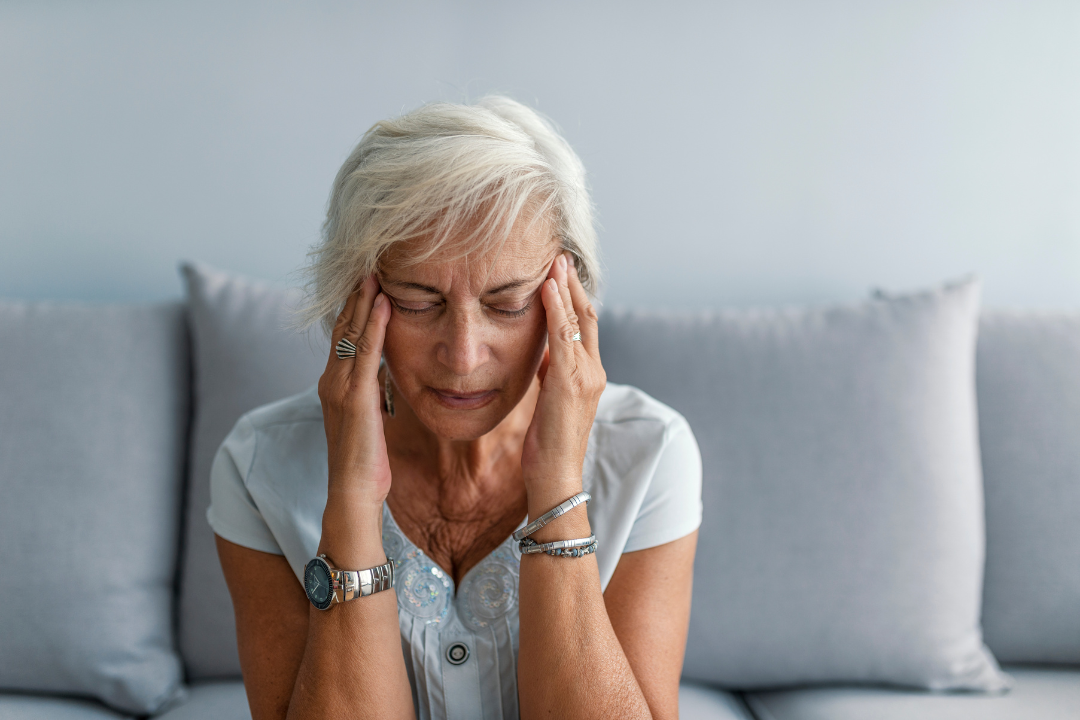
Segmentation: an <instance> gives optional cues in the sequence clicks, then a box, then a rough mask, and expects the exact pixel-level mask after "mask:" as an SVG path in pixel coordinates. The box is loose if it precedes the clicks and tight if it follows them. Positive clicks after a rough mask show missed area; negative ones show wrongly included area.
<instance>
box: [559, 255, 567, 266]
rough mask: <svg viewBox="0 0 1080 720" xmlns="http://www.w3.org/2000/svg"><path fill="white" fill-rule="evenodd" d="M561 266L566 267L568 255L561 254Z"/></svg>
mask: <svg viewBox="0 0 1080 720" xmlns="http://www.w3.org/2000/svg"><path fill="white" fill-rule="evenodd" d="M559 268H560V269H562V270H565V269H566V255H565V254H563V255H560V256H559Z"/></svg>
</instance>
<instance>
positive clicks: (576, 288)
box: [569, 257, 600, 357]
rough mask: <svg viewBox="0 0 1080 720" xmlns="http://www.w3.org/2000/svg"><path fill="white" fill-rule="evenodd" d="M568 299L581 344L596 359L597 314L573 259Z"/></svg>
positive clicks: (598, 343) (597, 337)
mask: <svg viewBox="0 0 1080 720" xmlns="http://www.w3.org/2000/svg"><path fill="white" fill-rule="evenodd" d="M569 259H570V278H569V285H570V297H572V298H573V300H574V311H575V314H576V315H577V319H578V330H579V331H580V332H581V343H582V345H584V346H585V350H586V351H588V353H589V354H590V355H592V356H593V357H596V356H597V354H598V353H599V352H600V335H599V333H598V332H597V329H598V327H597V325H598V323H597V314H596V309H595V308H593V305H592V303H591V302H590V301H589V294H588V293H587V292H585V286H584V285H582V284H581V278H580V277H578V271H577V265H576V264H575V263H574V258H573V257H570V258H569Z"/></svg>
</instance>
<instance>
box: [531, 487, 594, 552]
mask: <svg viewBox="0 0 1080 720" xmlns="http://www.w3.org/2000/svg"><path fill="white" fill-rule="evenodd" d="M590 500H592V495H590V494H589V493H587V492H585V491H582V492H579V493H578V494H577V495H575V496H574V497H572V498H570V499H569V500H567V501H566V502H564V503H562V504H561V505H557V506H556V507H553V508H551V509H550V510H548V511H547V512H546V513H544V514H543V515H541V516H540V517H538V518H536V519H535V520H533V521H532V522H531V523H529V524H528V525H526V526H525V527H523V528H521V529H520V530H515V531H514V536H513V537H514V539H515V540H518V541H520V540H521V538H524V537H528V536H529V535H532V534H533V533H534V532H536V531H537V530H539V529H540V528H542V527H544V526H545V525H547V524H548V523H549V522H551V521H552V520H554V519H555V518H557V517H559V516H560V515H563V514H565V513H567V512H569V511H570V510H573V509H574V508H576V507H577V506H578V505H580V504H581V503H586V504H588V502H589V501H590Z"/></svg>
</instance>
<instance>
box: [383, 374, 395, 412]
mask: <svg viewBox="0 0 1080 720" xmlns="http://www.w3.org/2000/svg"><path fill="white" fill-rule="evenodd" d="M385 364H386V363H385V362H384V363H383V365H385ZM383 378H384V379H383V392H384V393H385V394H386V414H387V415H389V416H390V417H394V390H393V389H392V388H391V387H390V368H389V367H387V368H386V375H384V376H383Z"/></svg>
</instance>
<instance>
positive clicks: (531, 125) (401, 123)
mask: <svg viewBox="0 0 1080 720" xmlns="http://www.w3.org/2000/svg"><path fill="white" fill-rule="evenodd" d="M523 213H525V214H524V215H523ZM519 217H523V218H530V219H531V220H530V221H534V220H535V221H543V222H546V223H548V224H549V226H550V227H551V228H552V232H553V233H554V236H555V238H556V239H557V240H558V242H559V243H560V244H561V246H562V248H563V249H564V250H568V251H570V252H571V253H572V254H573V256H574V259H575V264H576V266H577V268H578V274H579V276H580V277H581V280H582V283H583V284H584V286H585V289H586V290H587V291H588V292H589V294H590V295H594V296H595V294H596V289H597V284H598V282H599V280H600V249H599V246H598V243H597V238H596V229H595V227H594V224H593V206H592V200H591V198H590V196H589V191H588V187H587V185H586V180H585V167H584V165H582V163H581V160H580V158H578V156H577V154H576V153H575V152H574V151H573V149H572V148H571V147H570V145H569V143H567V142H566V140H565V139H564V138H563V137H562V136H561V135H560V134H559V132H558V131H557V130H556V129H555V127H554V126H553V125H552V123H551V122H549V121H548V120H546V119H545V118H543V117H541V116H540V115H539V114H538V113H537V112H536V111H534V110H532V109H531V108H529V107H526V106H525V105H522V104H521V103H519V102H515V101H514V100H511V99H510V98H507V97H502V96H498V95H490V96H487V97H485V98H483V99H481V100H480V101H478V102H477V103H475V104H473V105H459V104H454V103H432V104H429V105H424V106H423V107H420V108H419V109H417V110H414V111H412V112H410V113H408V114H405V115H402V116H401V117H398V118H395V119H392V120H384V121H382V122H378V123H376V124H375V125H374V126H372V128H371V129H370V130H368V131H367V132H366V133H365V134H364V137H363V138H362V139H361V140H360V143H359V144H358V145H357V146H356V149H354V150H353V151H352V154H350V155H349V158H348V160H346V161H345V164H344V165H342V166H341V170H340V171H338V174H337V178H335V180H334V185H333V188H332V190H331V193H330V201H329V204H328V207H327V212H326V222H325V223H324V224H323V230H322V239H321V241H320V242H319V243H317V244H316V245H315V247H313V248H312V250H311V251H310V252H309V253H308V256H309V257H310V258H311V261H310V264H309V265H308V267H307V268H306V270H305V271H304V272H305V275H306V279H307V283H306V289H307V302H306V304H305V306H304V307H302V308H301V310H300V317H299V323H298V324H299V325H300V326H301V327H308V326H310V325H312V324H314V323H316V322H319V321H321V322H322V325H323V328H324V329H325V330H326V332H327V334H328V335H329V334H330V332H331V331H332V329H333V326H334V322H335V320H336V318H337V315H338V313H340V312H341V308H342V307H343V306H344V303H345V300H346V299H347V298H348V296H349V294H350V293H351V292H352V291H353V290H354V289H355V288H356V287H357V284H358V283H359V282H360V281H361V279H362V278H365V277H367V276H368V275H370V274H371V273H372V272H374V271H375V270H376V268H377V266H378V262H379V258H380V257H382V255H383V253H384V252H385V251H386V250H387V249H388V248H389V247H390V246H392V245H394V244H395V243H399V242H403V241H408V240H413V239H418V238H426V239H429V240H430V242H427V243H426V245H425V247H426V250H425V251H424V252H423V257H418V258H412V259H415V260H416V261H422V260H424V259H426V258H429V257H431V256H432V255H433V254H434V253H436V252H438V251H440V250H446V249H448V248H451V243H452V244H453V246H454V248H456V249H457V250H458V251H460V252H461V253H462V255H464V254H468V253H470V252H474V251H478V250H479V251H481V252H484V251H486V250H488V249H490V248H493V247H497V246H499V245H501V243H502V242H503V241H505V239H506V237H507V236H508V235H509V233H510V231H511V229H512V228H513V226H514V224H515V222H516V221H517V220H518V218H519Z"/></svg>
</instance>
